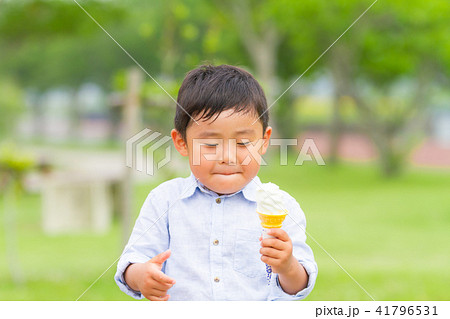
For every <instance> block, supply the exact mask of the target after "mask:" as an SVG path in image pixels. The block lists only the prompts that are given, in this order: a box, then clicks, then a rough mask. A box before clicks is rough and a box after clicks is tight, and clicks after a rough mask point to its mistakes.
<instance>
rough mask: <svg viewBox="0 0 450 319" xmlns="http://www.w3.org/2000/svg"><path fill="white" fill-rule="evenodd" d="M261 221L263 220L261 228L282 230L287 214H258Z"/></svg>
mask: <svg viewBox="0 0 450 319" xmlns="http://www.w3.org/2000/svg"><path fill="white" fill-rule="evenodd" d="M258 215H259V219H261V226H262V227H264V228H281V225H282V224H283V221H284V219H285V218H286V216H287V214H286V213H284V214H281V215H268V214H263V213H260V212H258Z"/></svg>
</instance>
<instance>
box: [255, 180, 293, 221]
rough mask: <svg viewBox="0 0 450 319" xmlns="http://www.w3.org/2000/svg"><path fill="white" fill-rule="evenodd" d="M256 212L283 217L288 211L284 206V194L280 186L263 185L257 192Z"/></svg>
mask: <svg viewBox="0 0 450 319" xmlns="http://www.w3.org/2000/svg"><path fill="white" fill-rule="evenodd" d="M256 210H257V211H258V212H259V213H263V214H267V215H283V214H286V213H287V211H286V210H284V206H283V193H282V192H281V190H280V188H279V187H278V185H275V184H273V183H265V184H261V187H258V189H257V190H256Z"/></svg>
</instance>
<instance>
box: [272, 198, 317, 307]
mask: <svg viewBox="0 0 450 319" xmlns="http://www.w3.org/2000/svg"><path fill="white" fill-rule="evenodd" d="M285 196H286V197H287V200H286V201H285V203H286V204H285V206H286V209H287V210H288V215H287V216H286V219H285V221H284V222H283V226H282V229H283V230H284V231H286V232H287V234H288V235H289V237H290V238H291V240H292V246H293V255H294V257H295V258H296V259H297V260H298V262H299V263H300V264H301V265H302V266H303V267H304V268H305V270H306V272H307V273H308V285H307V286H306V287H305V288H304V289H303V290H301V291H299V292H298V293H296V294H295V295H290V294H287V293H286V292H285V291H284V290H283V288H281V285H280V282H279V279H278V274H275V276H273V277H272V281H271V282H270V293H269V298H268V299H269V300H301V299H304V298H306V297H307V296H308V295H309V293H310V292H311V291H312V290H313V288H314V285H315V283H316V279H317V272H318V268H317V263H316V262H315V260H314V254H313V251H312V249H311V248H310V247H309V246H308V245H307V244H306V218H305V214H304V213H303V211H302V209H301V208H300V205H299V204H298V203H297V201H296V200H295V199H294V198H292V197H291V196H290V195H289V194H287V193H285Z"/></svg>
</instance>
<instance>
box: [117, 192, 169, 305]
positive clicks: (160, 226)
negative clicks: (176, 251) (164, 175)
mask: <svg viewBox="0 0 450 319" xmlns="http://www.w3.org/2000/svg"><path fill="white" fill-rule="evenodd" d="M156 191H157V189H155V190H153V191H152V192H151V193H150V194H149V195H148V197H147V199H146V200H145V202H144V204H143V205H142V208H141V211H140V214H139V217H138V218H137V220H136V223H135V225H134V228H133V231H132V233H131V236H130V239H129V240H128V243H127V245H126V246H125V248H124V250H123V252H122V255H121V256H120V259H119V262H118V264H117V271H116V274H115V276H114V280H115V281H116V284H117V285H118V286H119V288H120V290H122V291H123V292H124V293H126V294H127V295H129V296H131V297H133V298H135V299H142V298H143V296H142V294H141V293H140V292H139V291H134V290H133V289H131V288H130V287H129V286H128V285H127V284H126V282H125V278H124V276H123V274H124V272H125V270H126V269H127V267H128V266H129V265H130V264H133V263H144V262H147V261H148V260H149V259H151V258H153V257H154V256H156V255H158V254H160V253H162V252H164V251H165V250H167V249H168V248H169V231H168V222H167V220H168V219H167V212H168V209H169V207H165V206H168V205H167V204H165V202H166V201H164V200H163V198H161V196H158V194H157V192H156ZM166 203H167V202H166ZM164 268H165V263H164V265H163V268H162V271H163V272H164Z"/></svg>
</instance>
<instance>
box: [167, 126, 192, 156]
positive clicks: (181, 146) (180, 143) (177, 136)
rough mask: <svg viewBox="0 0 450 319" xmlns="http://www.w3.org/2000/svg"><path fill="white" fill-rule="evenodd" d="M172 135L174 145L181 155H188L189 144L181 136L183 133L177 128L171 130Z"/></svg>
mask: <svg viewBox="0 0 450 319" xmlns="http://www.w3.org/2000/svg"><path fill="white" fill-rule="evenodd" d="M170 135H171V136H172V141H173V145H175V148H176V149H177V151H178V153H180V155H181V156H188V149H187V144H186V142H185V141H184V139H183V137H182V136H181V133H180V132H178V131H177V130H176V129H173V130H172V131H171V132H170Z"/></svg>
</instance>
